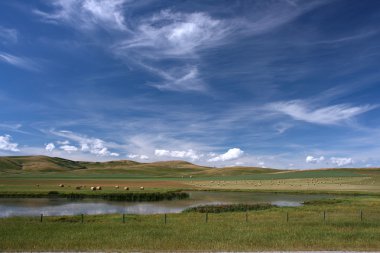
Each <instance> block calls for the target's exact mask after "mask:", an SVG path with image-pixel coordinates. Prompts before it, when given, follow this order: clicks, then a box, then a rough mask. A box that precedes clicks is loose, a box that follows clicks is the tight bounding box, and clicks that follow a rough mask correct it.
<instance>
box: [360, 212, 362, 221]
mask: <svg viewBox="0 0 380 253" xmlns="http://www.w3.org/2000/svg"><path fill="white" fill-rule="evenodd" d="M360 221H363V210H360Z"/></svg>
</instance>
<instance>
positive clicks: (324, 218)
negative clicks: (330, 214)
mask: <svg viewBox="0 0 380 253" xmlns="http://www.w3.org/2000/svg"><path fill="white" fill-rule="evenodd" d="M323 221H326V211H323Z"/></svg>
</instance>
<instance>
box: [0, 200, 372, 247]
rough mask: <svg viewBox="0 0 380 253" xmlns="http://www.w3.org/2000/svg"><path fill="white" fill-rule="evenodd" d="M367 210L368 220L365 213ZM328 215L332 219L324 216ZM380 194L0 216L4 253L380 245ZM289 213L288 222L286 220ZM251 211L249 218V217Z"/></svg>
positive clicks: (0, 244) (0, 232) (0, 235)
mask: <svg viewBox="0 0 380 253" xmlns="http://www.w3.org/2000/svg"><path fill="white" fill-rule="evenodd" d="M360 211H363V219H361V217H360ZM324 212H325V213H326V217H325V218H326V219H324V217H323V214H324ZM379 213H380V199H379V198H374V197H372V198H367V197H366V198H360V199H356V198H355V199H354V198H353V199H346V200H345V201H344V202H340V203H335V204H334V203H325V204H324V203H321V204H320V205H307V206H303V207H297V208H290V207H289V208H271V209H267V210H261V211H249V212H247V213H246V212H225V213H209V214H208V220H207V222H206V221H205V214H204V213H197V212H188V213H181V214H168V215H167V216H166V222H165V218H164V217H165V216H164V215H163V214H161V215H125V217H124V218H125V220H124V222H125V223H123V216H122V214H118V215H95V216H87V215H86V216H85V217H84V222H83V223H82V222H81V216H80V215H78V216H61V217H44V220H43V222H40V219H39V217H24V218H21V217H14V218H6V219H0V251H262V250H266V251H272V250H336V251H343V250H357V251H375V250H380V217H379V215H378V214H379ZM287 214H288V219H287ZM247 215H248V219H247Z"/></svg>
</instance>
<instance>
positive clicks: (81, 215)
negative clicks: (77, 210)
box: [81, 213, 84, 223]
mask: <svg viewBox="0 0 380 253" xmlns="http://www.w3.org/2000/svg"><path fill="white" fill-rule="evenodd" d="M83 216H84V215H83V213H82V214H81V221H82V223H83Z"/></svg>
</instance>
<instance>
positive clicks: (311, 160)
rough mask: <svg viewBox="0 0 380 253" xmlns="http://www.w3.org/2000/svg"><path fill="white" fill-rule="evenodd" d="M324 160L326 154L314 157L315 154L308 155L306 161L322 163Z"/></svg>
mask: <svg viewBox="0 0 380 253" xmlns="http://www.w3.org/2000/svg"><path fill="white" fill-rule="evenodd" d="M324 160H325V157H324V156H321V157H314V156H311V155H308V156H307V157H306V163H320V162H323V161H324Z"/></svg>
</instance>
